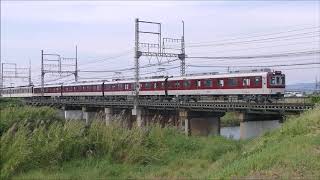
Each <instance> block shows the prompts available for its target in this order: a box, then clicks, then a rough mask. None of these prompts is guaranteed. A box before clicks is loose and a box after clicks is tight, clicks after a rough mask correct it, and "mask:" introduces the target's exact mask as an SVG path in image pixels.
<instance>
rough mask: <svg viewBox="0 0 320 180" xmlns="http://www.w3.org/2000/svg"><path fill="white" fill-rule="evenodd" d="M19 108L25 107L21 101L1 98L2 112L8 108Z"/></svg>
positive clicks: (0, 108)
mask: <svg viewBox="0 0 320 180" xmlns="http://www.w3.org/2000/svg"><path fill="white" fill-rule="evenodd" d="M18 106H23V103H22V101H21V100H20V99H17V98H3V97H0V111H1V110H2V109H3V108H6V107H18Z"/></svg>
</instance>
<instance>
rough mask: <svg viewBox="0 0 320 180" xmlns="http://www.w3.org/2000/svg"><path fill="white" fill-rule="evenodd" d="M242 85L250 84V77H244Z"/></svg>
mask: <svg viewBox="0 0 320 180" xmlns="http://www.w3.org/2000/svg"><path fill="white" fill-rule="evenodd" d="M242 85H243V86H250V79H249V78H244V79H243V80H242Z"/></svg>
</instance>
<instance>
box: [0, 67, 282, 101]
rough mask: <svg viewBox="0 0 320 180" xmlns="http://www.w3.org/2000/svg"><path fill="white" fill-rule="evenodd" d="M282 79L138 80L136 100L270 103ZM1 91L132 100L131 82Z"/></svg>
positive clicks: (254, 75) (245, 75)
mask: <svg viewBox="0 0 320 180" xmlns="http://www.w3.org/2000/svg"><path fill="white" fill-rule="evenodd" d="M284 91H285V75H284V74H282V73H281V71H271V70H263V71H258V70H253V71H247V72H233V73H227V74H198V75H188V76H185V77H153V78H150V79H144V80H140V91H139V96H140V97H141V98H147V99H152V100H165V99H167V100H172V99H177V98H178V99H181V100H186V101H190V100H194V101H199V100H201V99H203V98H205V99H208V98H212V99H217V98H224V99H225V98H230V97H232V98H234V97H236V98H237V99H240V100H246V101H251V100H253V101H256V102H264V101H272V100H274V99H280V98H282V97H283V96H284ZM43 92H44V93H42V87H40V86H34V87H33V86H32V87H14V88H4V89H2V92H1V95H2V96H3V97H40V96H44V97H48V98H50V97H63V98H72V97H91V98H92V97H99V98H105V99H109V100H127V99H129V98H132V97H133V96H134V81H133V80H117V81H104V82H84V83H73V84H63V85H46V86H44V88H43Z"/></svg>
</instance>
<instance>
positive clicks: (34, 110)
mask: <svg viewBox="0 0 320 180" xmlns="http://www.w3.org/2000/svg"><path fill="white" fill-rule="evenodd" d="M0 112H1V113H0V135H1V134H2V133H4V132H5V131H7V130H8V129H9V128H10V127H11V126H13V125H14V124H17V123H24V124H28V126H30V128H34V127H37V126H39V125H40V124H46V125H49V124H51V123H52V122H55V121H59V120H60V118H59V117H58V116H57V112H56V110H54V109H52V108H49V107H24V106H9V107H5V108H2V109H1V110H0Z"/></svg>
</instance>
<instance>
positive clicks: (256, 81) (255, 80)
mask: <svg viewBox="0 0 320 180" xmlns="http://www.w3.org/2000/svg"><path fill="white" fill-rule="evenodd" d="M260 81H261V78H260V77H255V78H254V84H255V85H259V83H260Z"/></svg>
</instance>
